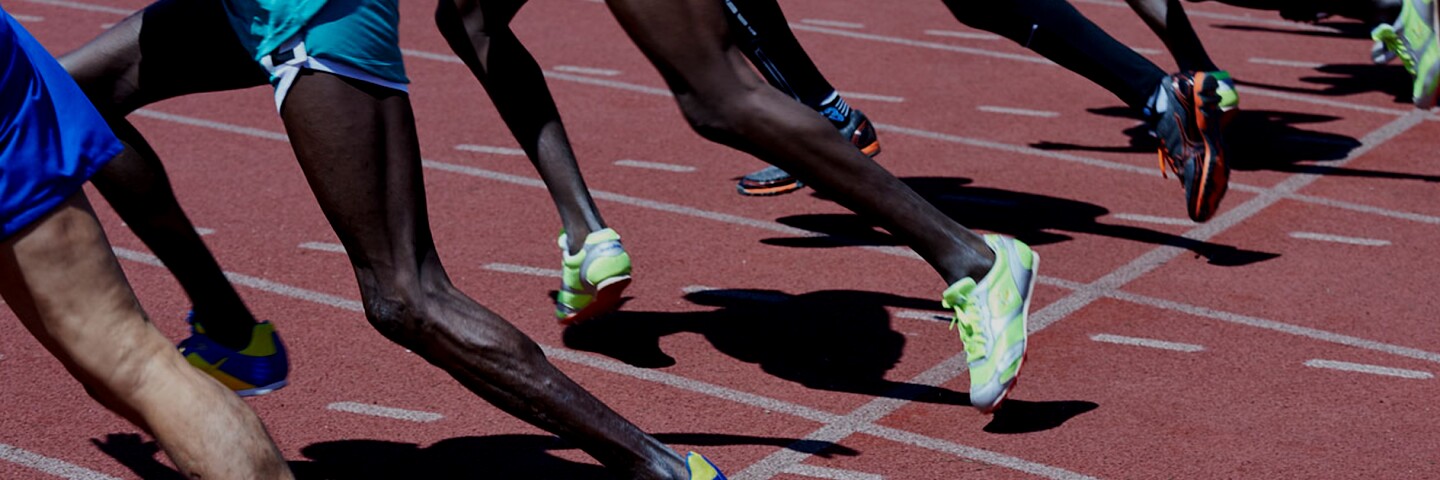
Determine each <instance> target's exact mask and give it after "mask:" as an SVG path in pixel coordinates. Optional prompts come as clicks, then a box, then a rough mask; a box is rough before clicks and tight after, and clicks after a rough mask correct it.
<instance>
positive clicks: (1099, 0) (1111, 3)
mask: <svg viewBox="0 0 1440 480" xmlns="http://www.w3.org/2000/svg"><path fill="white" fill-rule="evenodd" d="M1075 1H1076V2H1078V3H1090V4H1095V5H1104V6H1107V7H1117V8H1126V9H1129V8H1130V4H1129V3H1127V2H1120V1H1115V0H1075ZM1187 7H1188V5H1187ZM1185 15H1187V16H1190V17H1200V18H1213V19H1217V20H1229V21H1232V22H1239V23H1252V24H1257V25H1273V26H1277V27H1287V28H1293V29H1295V30H1310V31H1318V32H1332V33H1333V32H1335V31H1336V30H1335V29H1333V28H1330V27H1324V26H1320V25H1311V24H1306V23H1299V22H1292V21H1289V20H1273V19H1269V18H1257V17H1252V16H1250V15H1233V14H1228V13H1217V12H1207V11H1205V10H1203V9H1196V8H1186V9H1185Z"/></svg>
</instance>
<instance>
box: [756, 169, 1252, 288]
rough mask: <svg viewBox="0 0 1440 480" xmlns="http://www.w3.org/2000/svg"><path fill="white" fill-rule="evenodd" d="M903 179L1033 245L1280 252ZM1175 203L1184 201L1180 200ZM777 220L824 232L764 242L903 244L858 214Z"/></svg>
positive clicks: (1052, 202)
mask: <svg viewBox="0 0 1440 480" xmlns="http://www.w3.org/2000/svg"><path fill="white" fill-rule="evenodd" d="M904 182H905V183H906V184H907V185H909V186H910V187H911V188H912V189H914V190H915V191H916V192H918V193H920V195H922V196H924V197H925V198H927V199H930V201H931V203H933V204H935V206H936V207H938V208H939V209H940V210H941V211H942V212H945V214H947V215H949V216H950V217H951V218H954V219H955V220H956V221H957V222H960V224H962V225H965V226H966V227H969V228H974V229H980V230H989V231H994V232H1000V233H1004V234H1007V235H1012V236H1014V237H1016V238H1019V239H1020V240H1022V241H1024V242H1026V243H1029V244H1030V245H1031V246H1039V245H1048V244H1052V243H1059V242H1063V241H1066V240H1070V239H1071V237H1070V236H1067V235H1065V234H1064V233H1058V232H1070V233H1085V234H1091V235H1100V236H1106V237H1112V238H1119V239H1124V240H1130V241H1135V242H1141V243H1149V244H1154V245H1170V246H1175V247H1180V248H1184V249H1186V250H1190V251H1192V252H1195V254H1197V255H1199V256H1202V257H1205V258H1206V259H1207V260H1208V261H1209V262H1210V264H1212V265H1219V266H1241V265H1249V264H1252V263H1256V262H1262V261H1265V260H1269V259H1272V258H1275V257H1278V256H1279V254H1276V253H1268V252H1258V251H1252V250H1242V249H1239V248H1235V247H1233V246H1229V245H1221V244H1217V243H1211V242H1203V241H1199V240H1192V239H1189V238H1185V237H1182V236H1179V235H1174V234H1170V233H1165V232H1160V231H1156V230H1151V229H1148V228H1142V227H1135V226H1130V225H1117V224H1109V223H1102V222H1101V221H1100V218H1101V217H1103V216H1105V215H1107V214H1109V213H1110V211H1109V210H1107V209H1105V208H1104V207H1101V206H1099V205H1095V204H1091V203H1085V202H1080V201H1076V200H1070V199H1065V198H1060V197H1051V196H1046V195H1038V194H1031V193H1021V192H1013V191H1008V190H999V189H993V188H983V187H968V186H966V185H967V184H969V183H970V182H971V181H970V180H969V179H965V178H944V177H917V178H906V179H904ZM1177 191H1178V189H1177ZM1177 197H1178V195H1177ZM1176 203H1177V204H1178V203H1179V200H1178V199H1176ZM1178 209H1179V207H1178V205H1177V210H1178ZM778 221H779V222H780V223H783V224H785V225H789V226H792V227H795V228H800V229H804V230H808V231H811V232H816V233H819V234H822V235H821V236H816V237H780V238H767V239H764V240H761V241H762V242H764V243H767V244H770V245H780V246H787V247H797V248H825V247H834V246H840V245H887V246H892V245H900V243H899V241H898V240H896V239H895V238H894V237H893V236H891V235H890V234H889V233H886V232H883V231H881V230H879V229H877V228H876V227H875V226H874V225H872V224H871V223H869V222H867V221H866V220H864V219H863V218H861V217H860V216H858V215H854V214H848V213H847V214H805V215H793V216H789V217H783V218H780V219H778Z"/></svg>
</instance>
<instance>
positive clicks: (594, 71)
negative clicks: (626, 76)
mask: <svg viewBox="0 0 1440 480" xmlns="http://www.w3.org/2000/svg"><path fill="white" fill-rule="evenodd" d="M552 69H553V70H555V71H557V72H565V73H579V74H581V75H599V76H602V77H613V76H616V75H619V74H620V71H619V70H614V69H609V68H595V67H580V66H576V65H556V66H554V67H552Z"/></svg>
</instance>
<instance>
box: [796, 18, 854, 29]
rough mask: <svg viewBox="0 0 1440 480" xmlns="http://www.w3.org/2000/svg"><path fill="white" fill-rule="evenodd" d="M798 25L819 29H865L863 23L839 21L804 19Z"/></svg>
mask: <svg viewBox="0 0 1440 480" xmlns="http://www.w3.org/2000/svg"><path fill="white" fill-rule="evenodd" d="M800 23H804V24H808V25H818V26H821V27H835V28H849V29H853V30H859V29H862V28H865V24H863V23H855V22H844V21H840V20H825V19H822V18H805V19H801V20H800Z"/></svg>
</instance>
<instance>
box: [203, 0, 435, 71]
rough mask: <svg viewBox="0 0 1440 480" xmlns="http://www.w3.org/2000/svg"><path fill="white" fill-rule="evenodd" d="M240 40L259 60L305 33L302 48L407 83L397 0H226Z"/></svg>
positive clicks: (311, 54) (231, 20)
mask: <svg viewBox="0 0 1440 480" xmlns="http://www.w3.org/2000/svg"><path fill="white" fill-rule="evenodd" d="M224 2H225V12H226V13H227V14H228V16H229V18H230V24H231V26H232V27H233V28H234V29H235V33H236V35H237V36H239V37H240V43H241V45H243V46H244V47H245V49H246V51H248V52H250V55H251V57H253V58H254V59H255V61H257V62H259V61H260V60H261V59H263V58H265V57H266V56H267V55H270V54H271V53H274V52H275V50H277V49H279V48H280V47H281V45H283V44H285V42H287V41H289V40H291V39H293V38H295V37H296V36H297V35H304V38H303V40H304V41H305V50H306V52H307V53H308V54H309V55H310V56H312V57H315V58H318V59H321V60H329V61H334V62H340V63H343V64H345V65H348V66H351V67H355V68H357V69H360V70H361V71H364V72H366V73H369V74H371V75H374V76H376V77H378V78H381V79H383V80H387V81H390V82H395V83H401V84H404V83H409V80H407V79H406V77H405V65H404V61H403V59H402V58H401V56H400V31H399V29H400V5H399V2H398V0H224Z"/></svg>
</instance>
